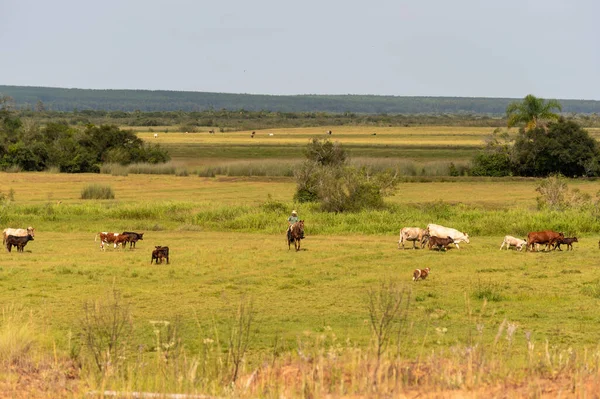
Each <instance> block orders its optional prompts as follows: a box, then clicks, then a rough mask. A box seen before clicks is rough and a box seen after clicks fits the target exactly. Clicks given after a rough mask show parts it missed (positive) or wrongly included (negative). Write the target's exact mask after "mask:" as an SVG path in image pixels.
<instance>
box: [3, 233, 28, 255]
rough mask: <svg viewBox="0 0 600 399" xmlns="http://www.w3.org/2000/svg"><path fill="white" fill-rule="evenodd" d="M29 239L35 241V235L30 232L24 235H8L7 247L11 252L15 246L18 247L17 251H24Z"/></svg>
mask: <svg viewBox="0 0 600 399" xmlns="http://www.w3.org/2000/svg"><path fill="white" fill-rule="evenodd" d="M29 241H33V236H32V235H31V234H28V235H26V236H24V237H22V236H21V237H19V236H13V235H9V236H8V237H6V241H5V242H6V249H7V250H8V252H10V250H11V248H12V247H13V246H15V247H17V252H23V248H25V245H27V243H28V242H29Z"/></svg>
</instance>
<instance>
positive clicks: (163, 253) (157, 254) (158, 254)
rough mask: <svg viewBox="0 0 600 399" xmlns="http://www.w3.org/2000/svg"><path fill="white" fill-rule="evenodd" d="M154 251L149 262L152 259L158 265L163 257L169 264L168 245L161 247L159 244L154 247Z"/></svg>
mask: <svg viewBox="0 0 600 399" xmlns="http://www.w3.org/2000/svg"><path fill="white" fill-rule="evenodd" d="M154 248H155V249H154V251H152V258H151V259H150V264H152V262H153V261H155V262H156V264H157V265H158V264H159V263H162V260H163V259H166V260H167V265H168V264H169V247H162V246H160V245H158V246H155V247H154Z"/></svg>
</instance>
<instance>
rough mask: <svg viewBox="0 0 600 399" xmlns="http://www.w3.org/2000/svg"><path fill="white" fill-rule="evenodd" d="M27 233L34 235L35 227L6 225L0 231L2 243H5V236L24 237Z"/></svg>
mask: <svg viewBox="0 0 600 399" xmlns="http://www.w3.org/2000/svg"><path fill="white" fill-rule="evenodd" d="M28 235H30V236H32V237H35V229H34V228H33V227H31V226H29V227H28V228H27V229H13V228H10V227H8V228H6V229H4V231H3V232H2V245H4V244H6V237H8V236H15V237H26V236H28Z"/></svg>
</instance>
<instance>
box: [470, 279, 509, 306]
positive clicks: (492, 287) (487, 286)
mask: <svg viewBox="0 0 600 399" xmlns="http://www.w3.org/2000/svg"><path fill="white" fill-rule="evenodd" d="M471 296H472V297H473V298H476V299H481V300H484V299H485V300H487V301H489V302H500V301H501V300H502V299H504V298H503V296H502V294H501V289H500V286H499V285H498V284H494V283H482V282H479V283H478V284H477V286H476V287H475V289H474V290H473V292H472V293H471Z"/></svg>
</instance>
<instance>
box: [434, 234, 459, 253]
mask: <svg viewBox="0 0 600 399" xmlns="http://www.w3.org/2000/svg"><path fill="white" fill-rule="evenodd" d="M452 243H454V239H453V238H452V237H445V238H444V237H436V236H430V237H429V243H428V245H429V249H430V250H431V248H433V247H437V249H438V250H441V249H442V248H444V250H446V249H448V246H449V245H450V244H452ZM457 248H458V246H457Z"/></svg>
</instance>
